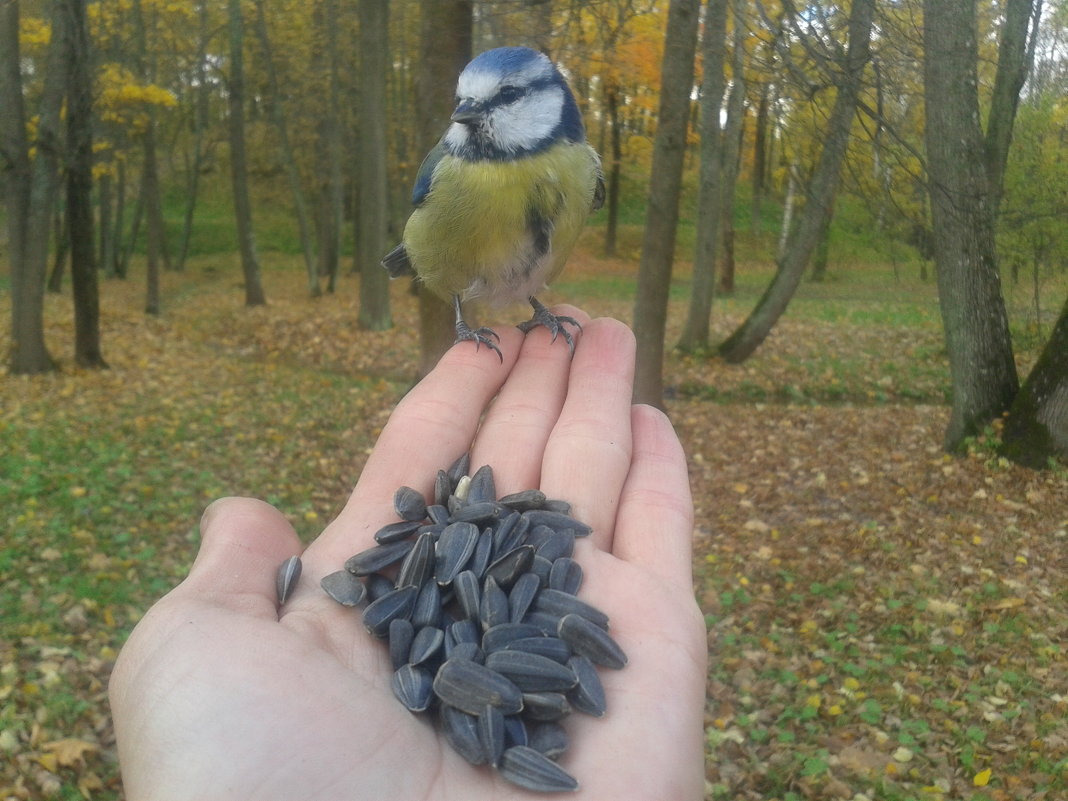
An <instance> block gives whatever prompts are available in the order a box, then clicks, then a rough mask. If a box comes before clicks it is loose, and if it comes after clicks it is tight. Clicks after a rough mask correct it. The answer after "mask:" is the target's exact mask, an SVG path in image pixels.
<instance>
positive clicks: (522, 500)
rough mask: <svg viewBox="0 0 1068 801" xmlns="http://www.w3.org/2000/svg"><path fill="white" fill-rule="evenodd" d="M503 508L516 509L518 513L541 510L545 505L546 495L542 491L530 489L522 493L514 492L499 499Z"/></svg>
mask: <svg viewBox="0 0 1068 801" xmlns="http://www.w3.org/2000/svg"><path fill="white" fill-rule="evenodd" d="M498 502H499V503H500V504H501V505H502V506H507V507H508V508H509V509H515V510H516V511H517V512H526V511H529V510H530V509H540V508H541V507H542V506H544V505H545V493H544V492H542V491H541V490H536V489H530V490H523V491H522V492H513V493H512V494H511V495H505V496H504V497H503V498H500V499H498Z"/></svg>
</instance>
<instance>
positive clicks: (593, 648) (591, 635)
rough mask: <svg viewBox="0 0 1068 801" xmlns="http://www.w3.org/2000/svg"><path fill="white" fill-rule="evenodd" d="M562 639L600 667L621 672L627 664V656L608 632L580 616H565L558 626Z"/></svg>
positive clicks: (573, 649) (572, 648)
mask: <svg viewBox="0 0 1068 801" xmlns="http://www.w3.org/2000/svg"><path fill="white" fill-rule="evenodd" d="M557 633H558V634H559V635H560V639H561V640H563V641H564V642H566V643H567V644H568V645H570V646H571V650H572V651H574V652H575V653H576V654H581V655H582V656H584V657H586V658H587V659H589V660H590V661H591V662H594V663H596V664H598V665H604V666H605V667H609V668H613V669H614V670H621V669H622V668H623V666H624V665H625V664H627V655H626V654H625V653H623V649H622V648H620V647H619V643H617V642H616V641H615V640H613V639H612V638H611V637H610V636H609V634H608V632H607V631H605V630H604V629H602V628H601V627H600V626H597V625H594V624H593V623H591V622H590V621H589V620H587V619H586V618H584V617H582V616H580V615H564V616H563V617H562V618H560V624H559V626H557Z"/></svg>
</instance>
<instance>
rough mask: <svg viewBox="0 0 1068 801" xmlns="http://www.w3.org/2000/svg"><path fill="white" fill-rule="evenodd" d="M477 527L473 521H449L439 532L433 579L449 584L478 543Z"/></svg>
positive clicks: (439, 582)
mask: <svg viewBox="0 0 1068 801" xmlns="http://www.w3.org/2000/svg"><path fill="white" fill-rule="evenodd" d="M478 538H479V533H478V527H477V526H476V525H475V524H474V523H463V522H460V523H450V524H449V525H448V526H446V527H445V530H444V531H442V532H441V538H440V539H439V540H438V544H437V547H436V549H435V557H434V579H435V580H436V581H437V582H438V584H442V585H445V584H451V583H452V580H453V579H455V578H456V574H457V573H459V572H460V571H461V570H463V569H464V566H465V565H466V564H467V562H468V560H469V559H470V558H471V555H472V554H473V553H474V552H475V546H476V545H477V544H478Z"/></svg>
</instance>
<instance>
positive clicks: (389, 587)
mask: <svg viewBox="0 0 1068 801" xmlns="http://www.w3.org/2000/svg"><path fill="white" fill-rule="evenodd" d="M363 583H364V586H365V587H367V600H369V601H377V600H378V599H379V598H381V597H382V596H383V595H385V594H386V593H387V592H393V590H395V589H397V586H396V585H395V584H394V583H393V579H391V578H390V577H389V576H384V575H382V574H381V573H368V574H367V576H365V577H364V580H363Z"/></svg>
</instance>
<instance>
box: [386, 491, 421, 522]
mask: <svg viewBox="0 0 1068 801" xmlns="http://www.w3.org/2000/svg"><path fill="white" fill-rule="evenodd" d="M393 510H394V511H395V512H396V513H397V517H399V518H400V519H401V520H424V519H425V518H426V499H425V498H423V493H421V492H419V491H418V490H414V489H412V488H411V487H399V488H398V489H397V491H396V492H394V493H393Z"/></svg>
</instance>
